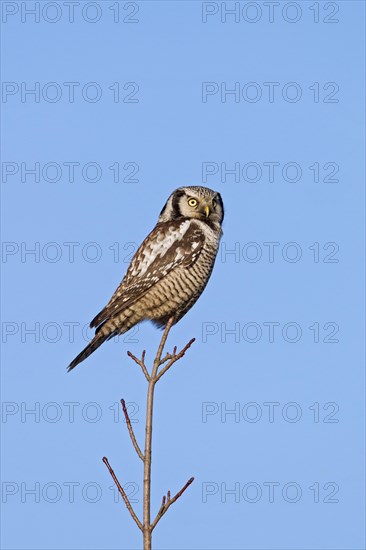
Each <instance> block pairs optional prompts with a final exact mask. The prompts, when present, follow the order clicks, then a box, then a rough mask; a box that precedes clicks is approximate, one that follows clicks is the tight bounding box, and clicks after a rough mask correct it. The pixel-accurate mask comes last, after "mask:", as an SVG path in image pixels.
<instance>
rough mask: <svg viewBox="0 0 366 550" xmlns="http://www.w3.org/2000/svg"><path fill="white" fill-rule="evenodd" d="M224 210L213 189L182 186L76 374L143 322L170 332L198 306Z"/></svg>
mask: <svg viewBox="0 0 366 550" xmlns="http://www.w3.org/2000/svg"><path fill="white" fill-rule="evenodd" d="M223 218H224V206H223V203H222V199H221V195H220V193H217V192H215V191H212V189H208V188H207V187H194V186H192V187H180V188H179V189H176V190H175V191H174V192H173V193H172V194H171V195H170V197H169V198H168V200H167V202H166V203H165V205H164V208H163V209H162V211H161V213H160V216H159V219H158V222H157V224H156V226H155V227H154V229H153V230H152V231H151V233H150V234H149V235H148V236H147V237H146V239H145V240H144V241H143V243H142V244H141V246H140V247H139V249H138V250H137V252H136V253H135V255H134V256H133V258H132V260H131V264H130V266H129V268H128V269H127V273H126V275H125V277H124V278H123V280H122V282H121V284H120V285H119V287H118V288H117V290H116V292H115V293H114V294H113V296H112V298H111V299H110V301H109V302H108V304H107V305H106V306H105V308H104V309H102V311H101V312H100V313H98V315H97V316H96V317H95V318H94V319H93V320H92V322H91V323H90V327H92V328H93V327H95V328H96V331H95V336H94V338H93V339H92V340H91V342H90V343H89V344H88V345H87V346H86V348H85V349H84V350H83V351H82V352H81V353H79V355H78V356H77V357H76V358H75V359H74V360H73V361H72V362H71V363H70V365H69V367H68V370H69V371H70V370H71V369H73V368H74V367H76V365H77V364H78V363H80V362H81V361H84V359H86V358H87V357H88V356H89V355H90V354H91V353H93V351H95V350H96V349H97V348H98V347H99V346H100V345H101V344H102V343H103V342H104V341H105V340H109V339H110V338H112V337H113V336H115V335H116V334H123V333H125V332H127V331H128V330H129V329H130V328H132V327H133V326H134V325H136V324H137V323H139V322H140V321H144V320H150V321H153V322H154V323H155V324H156V325H157V326H158V327H164V326H165V325H166V324H167V322H168V320H169V319H170V318H171V317H173V324H175V323H177V322H178V321H179V320H180V319H181V318H182V317H183V315H185V314H186V313H187V311H188V310H189V309H190V308H191V307H192V306H193V304H194V303H195V302H196V301H197V300H198V298H199V297H200V295H201V293H202V291H203V290H204V288H205V286H206V284H207V282H208V280H209V278H210V275H211V272H212V269H213V266H214V263H215V258H216V254H217V251H218V247H219V242H220V238H221V234H222V231H221V223H222V220H223Z"/></svg>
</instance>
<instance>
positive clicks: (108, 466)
mask: <svg viewBox="0 0 366 550" xmlns="http://www.w3.org/2000/svg"><path fill="white" fill-rule="evenodd" d="M103 462H104V464H105V465H106V466H107V468H108V470H109V473H110V474H111V476H112V478H113V481H114V483H115V484H116V485H117V488H118V490H119V492H120V494H121V496H122V498H123V500H124V502H125V504H126V506H127V510H128V511H129V512H130V514H131V516H132V519H133V520H134V521H135V523H136V524H137V526H138V528H139V529H140V530H141V531H142V530H143V526H142V523H141V521H140V520H139V518H138V517H137V516H136V514H135V512H134V510H133V508H132V506H131V503H130V501H129V500H128V496H127V495H126V493H125V491H124V489H123V487H122V485H121V484H120V482H119V481H118V479H117V476H116V474H115V473H114V471H113V470H112V468H111V466H110V464H109V462H108V458H107V457H106V456H104V457H103Z"/></svg>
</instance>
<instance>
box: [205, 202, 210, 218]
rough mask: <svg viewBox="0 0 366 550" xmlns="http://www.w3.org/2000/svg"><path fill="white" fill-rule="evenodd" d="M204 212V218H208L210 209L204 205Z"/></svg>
mask: <svg viewBox="0 0 366 550" xmlns="http://www.w3.org/2000/svg"><path fill="white" fill-rule="evenodd" d="M204 211H205V215H206V218H208V217H209V215H210V207H209V206H207V204H206V206H205V208H204Z"/></svg>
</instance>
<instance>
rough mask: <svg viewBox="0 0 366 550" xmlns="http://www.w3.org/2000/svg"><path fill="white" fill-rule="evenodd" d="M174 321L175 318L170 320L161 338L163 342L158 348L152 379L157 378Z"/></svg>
mask: <svg viewBox="0 0 366 550" xmlns="http://www.w3.org/2000/svg"><path fill="white" fill-rule="evenodd" d="M173 321H174V318H173V317H171V318H170V319H169V320H168V322H167V324H166V327H165V329H164V332H163V336H162V338H161V341H160V344H159V347H158V352H157V354H156V357H155V361H154V367H153V372H152V374H151V378H155V376H156V374H157V371H158V368H159V364H160V361H161V356H162V354H163V350H164V346H165V342H166V339H167V338H168V334H169V331H170V329H171V328H172V325H173Z"/></svg>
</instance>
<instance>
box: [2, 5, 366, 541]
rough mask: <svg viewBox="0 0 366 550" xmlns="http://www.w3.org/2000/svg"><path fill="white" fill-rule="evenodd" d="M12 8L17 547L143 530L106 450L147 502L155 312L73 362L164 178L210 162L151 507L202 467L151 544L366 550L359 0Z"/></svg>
mask: <svg viewBox="0 0 366 550" xmlns="http://www.w3.org/2000/svg"><path fill="white" fill-rule="evenodd" d="M1 7H2V49H3V53H2V69H3V70H2V79H3V89H2V92H3V93H2V105H1V107H2V118H3V145H2V198H3V211H2V220H3V226H2V241H3V245H2V246H3V248H2V264H3V265H2V267H3V283H2V342H3V367H2V402H3V405H2V407H3V408H2V442H3V455H2V483H3V484H2V502H3V530H2V544H3V547H4V548H6V549H9V550H15V549H17V550H20V549H24V550H28V549H35V548H37V549H54V550H56V549H57V550H61V549H65V550H71V549H74V550H75V549H86V548H88V549H89V548H90V549H93V550H97V549H101V548H108V549H111V550H112V549H117V548H124V549H134V548H139V547H140V533H139V532H138V531H137V529H136V526H135V525H134V524H133V522H132V520H131V518H130V517H129V515H128V512H127V511H126V510H125V508H124V505H123V504H122V503H116V502H115V492H114V489H113V483H112V480H111V479H110V478H109V476H108V472H107V471H106V469H105V467H104V465H103V464H102V462H101V458H102V456H104V455H106V456H107V457H108V459H109V461H110V463H111V465H112V466H113V467H114V469H115V471H116V473H117V474H118V476H119V478H120V481H121V482H122V483H124V484H127V485H126V490H127V491H129V494H130V495H131V498H132V499H133V500H134V501H135V503H134V506H135V507H136V510H137V511H138V512H139V513H140V511H141V500H142V496H141V495H142V493H141V479H142V470H141V464H140V462H139V461H138V458H137V457H136V455H134V453H133V449H132V448H131V445H130V441H129V439H128V434H127V430H126V426H125V424H124V422H123V420H122V417H121V416H120V412H119V409H118V405H117V403H118V401H119V399H120V398H122V397H123V398H124V399H125V400H126V402H128V403H129V404H130V405H129V406H130V409H129V410H130V412H131V417H132V418H133V420H135V422H134V427H135V430H136V435H137V437H138V439H139V440H140V441H142V438H143V429H144V402H145V392H146V384H145V380H144V378H143V376H142V374H141V372H140V371H139V370H138V368H137V366H135V365H134V364H133V363H131V362H130V361H129V360H128V358H127V355H126V352H127V350H131V351H132V352H133V353H136V354H140V353H141V351H142V349H144V348H146V350H147V359H148V360H149V361H150V362H151V360H152V358H153V355H154V351H155V350H156V348H157V345H158V342H159V338H160V335H161V333H160V332H159V331H157V330H156V329H155V328H154V327H153V326H152V325H150V324H148V323H145V324H142V325H141V326H139V327H138V329H136V330H134V331H131V332H130V333H128V334H127V335H125V336H123V337H121V338H120V340H119V341H118V342H114V341H112V342H109V343H106V344H104V345H103V346H102V347H101V348H100V349H99V350H98V351H97V352H96V353H95V354H93V356H91V357H90V358H89V359H88V360H87V361H86V362H85V363H83V364H82V365H80V367H78V368H77V369H76V370H75V371H73V372H72V374H68V375H67V374H66V366H67V365H68V363H69V362H70V360H71V359H72V358H73V357H74V356H75V355H76V354H77V353H78V352H79V351H80V350H81V349H82V348H83V347H84V346H85V345H86V341H87V339H88V338H90V337H91V331H88V330H87V324H88V323H89V322H90V320H91V319H92V318H93V317H94V315H95V314H96V313H97V312H98V311H99V310H100V309H101V308H102V307H103V306H104V305H105V303H106V301H107V300H108V299H109V298H110V296H111V294H112V292H113V291H114V290H115V288H116V286H117V284H118V283H119V282H120V280H121V278H122V276H123V275H124V273H125V270H126V268H127V266H128V262H129V259H130V258H131V255H132V253H133V252H134V251H135V250H136V247H137V246H138V245H139V244H140V242H141V241H142V240H143V238H144V237H145V236H146V235H147V233H148V232H149V231H150V230H151V229H152V228H153V226H154V224H155V223H156V219H157V217H158V215H159V212H160V210H161V208H162V206H163V204H164V203H165V201H166V199H167V197H168V195H169V194H170V193H171V192H172V191H173V190H174V189H175V188H177V187H179V186H182V185H200V184H203V185H206V186H209V187H212V188H213V189H215V190H218V191H220V193H221V194H222V197H223V200H224V203H225V208H226V216H225V221H224V227H223V229H224V236H223V239H222V245H221V249H220V252H219V255H218V258H217V262H216V265H215V269H214V272H213V275H212V278H211V280H210V282H209V285H208V287H207V289H206V290H205V292H204V294H203V295H202V297H201V298H200V300H199V302H198V303H197V304H196V305H195V307H194V308H193V309H192V310H191V311H190V312H189V314H187V316H186V317H185V318H184V319H183V320H182V321H181V322H180V323H179V325H177V326H176V327H174V329H173V330H172V332H171V334H170V337H169V342H168V347H170V348H172V347H173V346H174V345H178V346H183V345H184V344H185V343H186V342H187V341H188V340H189V339H190V338H191V337H193V336H195V337H196V338H197V341H196V343H195V344H194V346H193V347H192V348H191V349H190V351H189V352H188V353H187V355H186V356H185V358H184V359H183V360H182V361H181V362H179V363H178V364H176V365H175V366H174V368H173V369H172V370H171V371H170V372H169V373H168V374H167V375H166V377H164V378H163V379H162V380H161V382H159V385H158V388H157V395H156V409H155V423H154V446H153V511H154V510H155V509H156V510H157V509H158V507H159V505H160V502H161V497H162V495H163V494H164V493H165V492H166V491H167V489H171V491H172V492H175V491H177V490H179V489H180V487H181V486H183V485H184V483H185V482H186V480H187V479H189V478H190V477H191V476H192V475H193V476H195V481H194V483H193V485H192V486H191V487H190V488H189V489H188V490H187V492H186V493H185V494H184V496H183V497H182V498H181V499H180V501H179V502H177V503H176V504H175V505H174V507H171V508H170V510H169V512H168V513H167V514H166V516H165V517H164V518H163V519H162V521H161V523H160V524H159V526H158V527H157V529H156V531H155V534H154V545H155V548H160V549H173V548H174V549H193V548H194V549H222V548H230V549H235V550H238V549H255V550H264V549H266V550H275V549H286V550H287V549H295V550H300V549H302V550H304V549H309V550H315V549H319V548H324V549H335V548H337V549H342V550H343V549H352V550H353V549H355V550H356V549H361V548H364V545H365V541H364V443H363V435H364V360H363V340H364V330H365V327H364V288H363V287H364V260H363V250H364V241H363V225H364V145H365V143H364V131H363V124H364V104H363V101H364V76H363V66H364V53H363V52H364V29H363V26H364V4H363V2H328V3H327V2H315V3H314V2H297V3H288V2H281V3H279V5H277V4H276V5H275V6H274V7H273V10H274V11H273V12H272V11H270V9H271V10H272V8H270V6H268V3H267V5H266V3H262V2H252V3H248V2H238V3H236V4H235V3H234V2H228V3H223V4H221V3H220V2H206V3H205V2H204V3H201V2H196V1H186V2H155V1H151V2H150V1H139V2H112V1H111V2H110V1H109V0H107V1H103V2H80V3H79V4H78V5H76V4H75V5H73V11H72V7H70V6H69V5H67V4H66V5H65V3H64V2H39V3H37V2H36V3H35V2H2V6H1ZM230 9H231V10H232V9H236V12H235V13H232V14H230V13H228V10H230ZM29 10H33V11H34V10H35V11H34V13H33V14H32V13H31V12H30V11H29ZM225 10H226V11H225ZM31 90H33V93H32V91H31ZM32 251H33V252H32ZM150 364H151V363H150ZM32 410H33V412H31V411H32ZM20 526H21V527H20Z"/></svg>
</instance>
